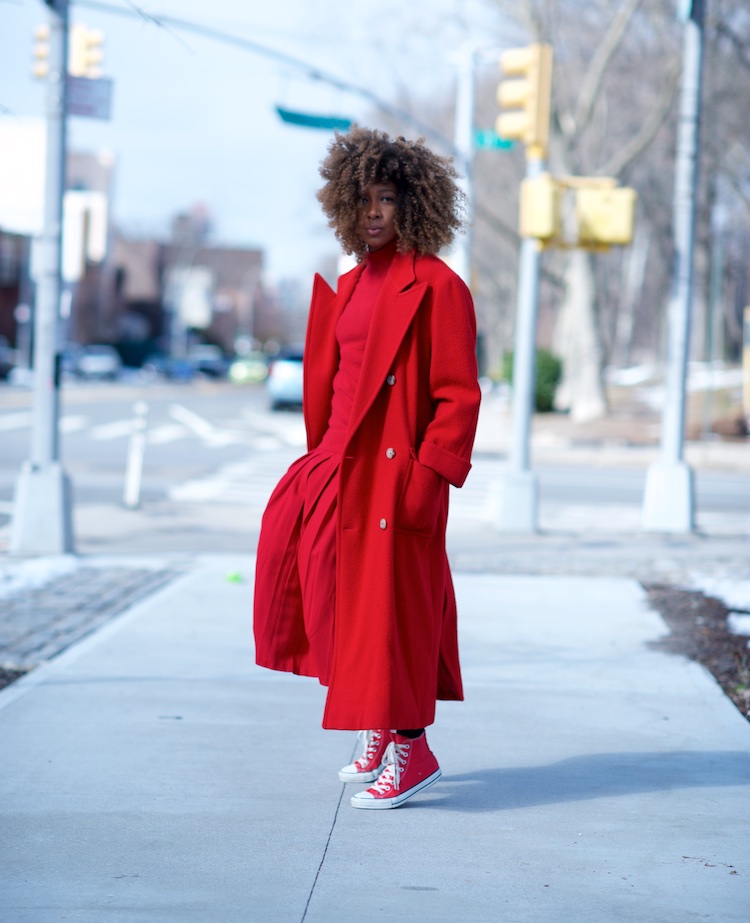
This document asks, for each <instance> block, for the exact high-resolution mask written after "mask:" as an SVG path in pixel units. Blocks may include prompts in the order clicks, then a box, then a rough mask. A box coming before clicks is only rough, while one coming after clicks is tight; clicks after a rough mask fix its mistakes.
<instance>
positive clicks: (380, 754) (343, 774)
mask: <svg viewBox="0 0 750 923" xmlns="http://www.w3.org/2000/svg"><path fill="white" fill-rule="evenodd" d="M358 736H359V737H361V738H362V740H363V741H364V745H365V747H364V751H363V753H362V756H360V758H359V759H358V760H355V761H354V762H353V763H349V765H348V766H344V768H343V769H342V770H341V771H340V772H339V779H341V781H342V782H372V781H373V780H375V779H377V777H378V776H379V775H380V773H381V772H382V771H383V768H384V766H385V751H386V749H387V748H388V744H389V743H390V740H391V732H390V731H386V730H383V728H378V729H377V730H374V731H360V732H359V735H358Z"/></svg>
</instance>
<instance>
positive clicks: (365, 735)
mask: <svg viewBox="0 0 750 923" xmlns="http://www.w3.org/2000/svg"><path fill="white" fill-rule="evenodd" d="M357 737H359V739H360V740H361V741H362V742H363V745H364V751H365V752H364V753H363V754H362V756H360V758H359V759H358V760H357V765H358V766H359V767H360V768H364V767H365V766H366V765H367V764H368V763H369V762H370V760H371V759H372V758H373V757H374V756H375V751H376V750H377V748H378V746H379V745H380V734H378V733H377V731H358V732H357Z"/></svg>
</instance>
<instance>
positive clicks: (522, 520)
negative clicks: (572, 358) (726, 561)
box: [495, 44, 552, 533]
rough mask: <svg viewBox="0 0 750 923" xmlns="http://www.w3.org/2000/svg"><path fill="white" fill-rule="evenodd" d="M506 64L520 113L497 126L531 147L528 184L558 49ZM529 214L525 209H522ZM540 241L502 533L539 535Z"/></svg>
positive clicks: (521, 353)
mask: <svg viewBox="0 0 750 923" xmlns="http://www.w3.org/2000/svg"><path fill="white" fill-rule="evenodd" d="M500 66H501V68H502V70H503V72H504V74H506V75H507V76H509V77H510V78H511V79H510V80H507V81H503V82H502V83H501V84H500V85H499V87H498V91H497V97H498V102H499V103H500V105H501V106H503V107H504V108H506V109H508V108H509V109H512V110H516V111H511V112H506V113H503V114H501V115H500V116H499V117H498V119H497V122H496V126H497V133H498V135H499V136H500V137H501V138H517V139H519V140H522V141H523V142H524V144H525V145H526V181H527V182H533V181H534V180H537V179H538V178H539V177H540V176H541V175H542V173H544V170H545V159H546V152H547V145H548V139H549V120H550V98H551V89H552V48H551V46H550V45H546V44H535V45H530V46H529V47H528V48H515V49H511V50H509V51H506V52H505V53H504V54H503V55H502V57H501V59H500ZM522 212H523V207H522ZM540 263H541V252H540V248H539V241H538V240H537V239H536V238H535V237H532V236H529V235H527V234H524V232H523V230H522V237H521V258H520V264H519V278H518V304H517V309H516V329H515V342H514V349H513V404H512V414H513V418H512V425H511V440H510V452H509V455H508V465H507V468H506V470H505V472H504V475H503V478H502V480H501V482H500V483H499V485H498V488H499V490H498V504H497V515H496V519H495V526H496V528H497V529H498V530H499V531H501V532H523V533H525V532H535V531H536V528H537V506H538V484H537V476H536V474H535V473H534V472H533V471H532V470H531V464H530V456H531V448H530V446H531V421H532V417H533V413H534V392H535V372H536V327H537V314H538V305H539V269H540Z"/></svg>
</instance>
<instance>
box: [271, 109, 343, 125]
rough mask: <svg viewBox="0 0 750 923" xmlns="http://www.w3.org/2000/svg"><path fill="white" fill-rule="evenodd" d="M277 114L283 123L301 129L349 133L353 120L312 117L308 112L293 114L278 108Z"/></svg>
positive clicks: (332, 116) (326, 116) (331, 116)
mask: <svg viewBox="0 0 750 923" xmlns="http://www.w3.org/2000/svg"><path fill="white" fill-rule="evenodd" d="M276 112H277V113H278V115H279V118H280V119H281V120H282V122H287V123H288V124H290V125H299V126H300V128H320V129H323V130H324V131H349V129H350V128H351V125H352V120H351V119H345V118H341V117H340V116H336V115H312V114H311V113H308V112H293V111H292V110H291V109H282V108H281V106H276Z"/></svg>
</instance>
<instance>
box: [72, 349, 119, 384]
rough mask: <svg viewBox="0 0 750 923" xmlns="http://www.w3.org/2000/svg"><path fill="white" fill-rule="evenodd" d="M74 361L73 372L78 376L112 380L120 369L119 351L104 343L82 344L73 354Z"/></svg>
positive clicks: (116, 376) (117, 375)
mask: <svg viewBox="0 0 750 923" xmlns="http://www.w3.org/2000/svg"><path fill="white" fill-rule="evenodd" d="M74 362H75V366H74V372H75V374H76V375H77V376H78V377H79V378H86V379H92V380H93V379H96V380H98V381H101V380H103V379H109V380H110V381H114V380H115V379H116V378H118V377H119V375H120V371H121V370H122V360H121V359H120V355H119V353H118V352H117V350H116V349H115V348H114V347H113V346H107V345H106V344H104V343H98V344H95V345H93V346H84V347H83V348H82V349H81V350H80V352H78V353H77V354H76V355H75V358H74Z"/></svg>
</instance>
